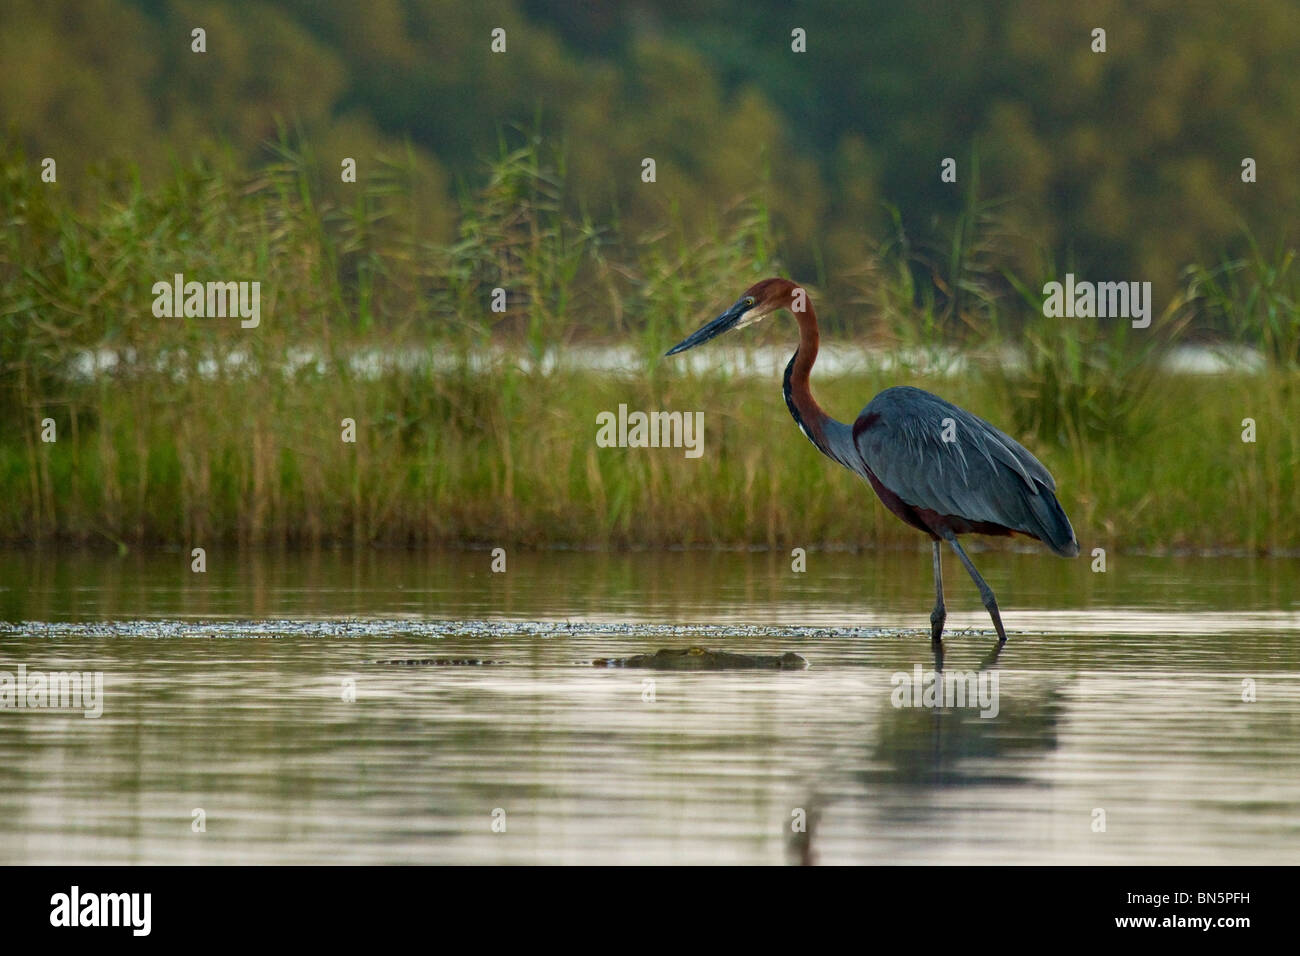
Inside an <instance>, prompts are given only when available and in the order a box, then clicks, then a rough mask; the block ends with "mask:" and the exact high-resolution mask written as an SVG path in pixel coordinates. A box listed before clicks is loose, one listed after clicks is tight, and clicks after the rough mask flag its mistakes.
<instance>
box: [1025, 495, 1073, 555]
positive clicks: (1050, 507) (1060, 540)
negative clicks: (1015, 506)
mask: <svg viewBox="0 0 1300 956" xmlns="http://www.w3.org/2000/svg"><path fill="white" fill-rule="evenodd" d="M1027 497H1028V504H1029V511H1030V513H1031V514H1032V515H1033V523H1034V524H1035V525H1037V527H1036V528H1035V529H1034V531H1035V532H1036V537H1037V538H1038V540H1040V541H1042V542H1043V544H1045V545H1047V546H1048V547H1049V548H1051V549H1052V551H1053V552H1054V553H1055V554H1059V555H1060V556H1061V557H1063V558H1074V557H1078V555H1079V541H1078V539H1077V538H1075V536H1074V529H1073V528H1072V527H1070V519H1069V518H1067V517H1066V516H1065V509H1064V508H1062V507H1061V503H1060V502H1059V501H1057V500H1056V495H1054V494H1052V492H1050V491H1049V490H1048V489H1046V488H1044V487H1042V486H1041V485H1040V486H1039V488H1038V494H1036V495H1028V496H1027Z"/></svg>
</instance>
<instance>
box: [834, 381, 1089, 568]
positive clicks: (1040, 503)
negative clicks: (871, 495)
mask: <svg viewBox="0 0 1300 956" xmlns="http://www.w3.org/2000/svg"><path fill="white" fill-rule="evenodd" d="M853 441H854V445H855V447H856V450H857V453H858V454H859V455H860V456H861V458H862V461H863V463H864V464H865V465H866V466H867V468H869V469H870V470H871V472H872V473H873V474H874V475H875V476H876V478H877V479H878V480H879V481H880V482H881V484H883V485H884V486H885V487H886V488H888V489H889V490H890V491H892V492H893V493H894V494H896V495H898V497H899V498H901V499H902V500H903V501H905V502H907V503H908V504H909V505H912V506H914V507H919V508H926V509H929V510H930V511H934V512H937V513H938V514H940V515H951V516H957V517H961V518H965V519H967V520H969V521H985V522H991V523H994V524H999V525H1002V526H1003V527H1006V528H1011V529H1013V530H1015V531H1020V532H1023V533H1025V534H1030V535H1033V536H1034V537H1036V538H1040V539H1041V540H1043V541H1044V542H1046V543H1047V544H1049V545H1051V546H1052V547H1053V548H1054V549H1066V550H1068V548H1069V546H1070V545H1071V543H1073V541H1074V532H1073V530H1072V529H1071V528H1070V525H1069V521H1068V520H1067V519H1066V517H1065V514H1064V512H1063V511H1062V510H1061V506H1060V504H1059V503H1058V502H1057V501H1056V496H1055V494H1054V492H1055V490H1056V482H1055V481H1053V480H1052V476H1051V475H1050V474H1049V473H1048V471H1047V469H1046V468H1044V467H1043V465H1042V463H1041V462H1040V461H1039V460H1038V459H1037V458H1035V457H1034V456H1033V455H1032V454H1030V452H1029V451H1028V450H1027V449H1025V448H1024V447H1023V446H1022V445H1021V444H1020V443H1019V442H1017V441H1015V440H1014V439H1013V438H1011V437H1010V436H1008V435H1005V434H1003V433H1002V432H1001V431H999V430H998V429H996V428H994V427H993V426H992V425H990V424H989V423H988V422H986V421H984V420H983V419H982V418H979V417H977V416H975V415H972V414H971V413H970V412H968V411H966V410H965V409H963V408H959V407H957V406H956V405H953V404H952V403H951V402H946V401H944V400H943V399H942V398H939V397H938V396H937V395H932V394H930V393H929V392H926V391H923V390H921V389H919V388H909V387H900V388H891V389H886V390H885V391H883V392H881V393H880V394H879V395H877V396H876V397H875V398H874V399H872V400H871V403H870V404H869V405H867V407H866V408H864V409H863V410H862V415H861V416H860V417H859V418H858V422H857V424H856V425H855V426H854V429H853Z"/></svg>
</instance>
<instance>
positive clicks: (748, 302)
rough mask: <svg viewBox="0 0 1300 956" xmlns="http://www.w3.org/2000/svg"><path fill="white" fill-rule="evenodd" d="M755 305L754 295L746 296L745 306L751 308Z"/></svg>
mask: <svg viewBox="0 0 1300 956" xmlns="http://www.w3.org/2000/svg"><path fill="white" fill-rule="evenodd" d="M753 304H754V297H753V296H752V295H747V296H745V305H746V306H751V305H753Z"/></svg>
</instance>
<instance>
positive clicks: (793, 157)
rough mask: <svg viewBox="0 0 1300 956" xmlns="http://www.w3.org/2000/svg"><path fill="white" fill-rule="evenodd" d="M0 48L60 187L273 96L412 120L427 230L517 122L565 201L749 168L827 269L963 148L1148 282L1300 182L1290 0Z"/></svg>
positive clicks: (529, 12) (606, 8) (611, 196)
mask: <svg viewBox="0 0 1300 956" xmlns="http://www.w3.org/2000/svg"><path fill="white" fill-rule="evenodd" d="M195 26H202V27H203V28H204V29H206V31H207V36H208V41H207V42H208V52H207V54H205V55H198V54H194V53H192V52H190V41H189V34H190V30H191V29H192V28H193V27H195ZM496 27H500V28H503V29H505V30H506V34H507V41H508V48H507V52H506V54H505V55H493V54H492V53H490V51H489V42H490V33H491V30H492V29H494V28H496ZM1096 27H1101V28H1104V29H1105V30H1106V47H1107V48H1106V52H1105V53H1094V52H1093V51H1092V36H1091V31H1092V30H1093V29H1094V28H1096ZM795 28H801V29H803V30H805V31H806V34H807V44H808V52H807V53H804V54H796V53H793V52H792V51H791V31H792V30H793V29H795ZM0 62H3V63H4V76H3V80H0V124H3V126H4V127H6V128H8V129H10V130H14V131H16V135H17V139H18V141H19V142H21V144H22V146H24V147H25V151H26V155H27V156H28V157H29V158H38V157H43V156H47V155H48V156H55V157H57V158H58V160H59V164H60V167H59V168H60V183H61V184H63V185H64V187H65V188H66V189H68V190H70V191H73V192H74V193H75V192H76V191H77V190H78V189H79V182H80V181H82V179H83V174H84V172H85V171H86V169H88V168H91V167H95V166H98V165H102V164H105V163H110V162H113V161H115V160H125V161H127V162H129V163H131V164H135V165H138V167H139V169H140V175H141V176H142V177H143V179H144V181H145V183H146V185H148V183H149V182H150V181H151V180H153V179H156V178H158V177H160V176H164V175H165V174H166V173H167V171H168V169H169V167H170V166H171V165H172V164H174V163H175V162H177V161H178V159H186V158H188V157H190V156H191V155H193V154H194V152H196V151H201V150H205V149H207V150H226V149H232V150H233V151H234V152H235V154H236V155H235V157H234V159H235V160H236V161H237V162H239V163H241V164H243V165H245V166H247V167H249V168H255V167H256V166H257V165H258V164H259V163H261V162H264V161H265V160H266V158H267V157H266V151H265V148H264V144H265V143H266V142H267V141H268V140H272V139H274V138H275V136H276V132H277V123H280V122H284V123H287V124H289V125H290V126H291V127H292V128H293V129H295V130H296V131H297V132H298V133H299V135H301V136H302V137H304V138H305V139H307V140H309V141H310V142H311V143H312V144H313V149H314V154H315V156H316V157H318V159H319V161H320V162H321V164H322V165H323V166H324V167H326V168H329V169H331V170H335V171H336V170H337V168H338V167H337V160H338V157H341V156H344V155H347V156H356V157H357V158H358V159H359V160H361V161H362V162H363V164H364V162H365V161H366V160H367V159H369V158H371V157H374V156H377V155H385V154H391V153H393V152H395V151H396V150H397V149H398V148H399V147H401V146H402V145H404V144H405V143H406V142H408V141H409V143H410V144H411V146H412V147H413V150H414V156H415V160H416V164H417V168H418V170H419V177H418V184H417V186H418V188H416V189H415V190H414V197H415V199H416V201H417V202H418V213H419V215H418V217H417V222H418V228H419V229H420V230H421V231H422V233H423V234H425V235H426V236H427V237H429V238H430V239H434V240H444V239H449V238H451V237H452V236H453V234H454V230H455V223H456V219H457V215H456V202H455V198H456V196H457V194H458V193H464V192H465V191H466V190H468V189H471V188H473V186H474V185H476V184H477V183H478V182H479V180H481V179H482V178H483V177H484V175H485V173H484V170H483V162H482V161H483V160H484V158H486V157H488V156H491V155H494V154H495V153H496V151H497V143H498V139H499V137H500V136H501V135H502V131H503V129H509V128H511V127H512V126H513V125H526V126H527V127H528V128H530V129H537V130H539V131H540V132H541V133H542V134H543V135H544V136H545V137H546V138H547V139H548V140H553V141H554V142H556V143H559V144H562V146H563V154H564V156H565V157H566V163H567V165H566V168H565V170H564V173H565V177H566V179H567V180H568V183H569V188H568V189H566V190H565V202H566V203H569V204H571V205H572V207H573V208H574V209H575V210H581V211H582V213H583V214H584V215H586V216H589V217H590V218H591V219H592V220H594V221H596V222H600V223H604V222H617V223H618V225H619V227H620V228H621V229H622V230H623V231H624V232H625V233H627V234H631V235H637V234H640V233H641V232H643V231H645V230H653V229H655V228H657V227H658V225H659V224H660V223H662V222H663V221H664V220H665V219H666V218H667V217H670V216H671V217H675V218H678V219H684V220H685V221H687V222H690V221H691V220H692V218H702V217H707V216H709V215H712V214H715V213H716V210H717V208H718V207H719V206H721V205H724V204H726V203H728V202H732V201H734V199H735V198H736V197H738V196H755V195H761V196H762V198H763V200H764V202H765V204H766V206H767V207H768V208H769V209H770V210H771V215H772V217H773V223H774V226H775V231H776V233H777V234H778V235H779V236H780V237H781V253H782V258H783V261H784V263H785V265H786V266H787V267H788V269H789V270H790V271H791V273H792V274H794V275H798V276H801V277H804V278H805V280H806V281H817V282H818V283H820V284H822V285H823V286H825V285H833V284H834V283H835V282H836V281H838V279H839V278H840V277H841V276H842V275H844V274H846V273H850V272H852V271H853V270H854V269H855V268H856V266H857V264H858V263H859V262H860V261H861V259H862V257H863V254H864V250H865V247H866V245H867V244H868V243H869V242H870V241H871V240H872V237H876V236H881V235H884V234H887V233H888V232H889V229H890V228H891V227H890V224H889V220H888V218H887V217H886V214H885V210H884V205H883V204H884V202H885V201H887V202H888V203H889V204H891V205H892V206H893V207H895V208H896V209H897V210H898V213H899V224H900V225H901V227H902V229H903V230H905V232H906V234H907V235H908V236H910V237H914V238H915V240H916V241H917V242H925V241H927V240H928V239H930V238H932V237H933V236H934V234H935V232H936V230H937V229H938V228H939V224H941V223H944V222H946V221H947V219H948V218H950V217H952V216H954V215H957V214H958V213H959V211H960V210H961V208H962V205H963V203H964V202H965V201H966V199H967V197H966V188H967V185H968V181H969V178H970V176H971V175H972V173H973V170H972V168H971V161H972V158H973V157H975V156H978V157H979V163H980V180H981V181H980V189H981V192H982V193H983V194H984V195H986V196H996V197H1001V198H1005V199H1006V200H1008V201H1007V203H1006V204H1005V206H1004V207H1003V210H1002V215H1001V218H1002V221H1003V225H1004V227H1005V231H1006V233H1007V235H1009V236H1011V237H1016V238H1021V239H1023V240H1024V244H1023V245H1022V246H1019V247H1017V246H1014V245H1012V244H1009V245H1008V252H1007V254H1008V256H1009V257H1010V258H1011V259H1012V260H1013V263H1014V260H1016V259H1017V257H1019V258H1021V259H1023V258H1024V257H1025V256H1027V255H1028V253H1027V252H1025V251H1024V250H1028V249H1032V248H1039V247H1046V248H1049V249H1051V250H1052V252H1053V254H1054V257H1055V260H1056V261H1057V262H1061V263H1065V262H1069V263H1071V264H1072V266H1073V268H1075V269H1076V271H1079V272H1082V273H1087V274H1089V275H1093V276H1097V277H1101V278H1111V279H1119V278H1130V279H1150V280H1152V281H1154V282H1155V283H1156V290H1157V299H1158V300H1161V301H1164V300H1167V299H1168V298H1169V297H1170V296H1172V295H1173V294H1174V292H1175V287H1176V284H1177V281H1178V277H1179V272H1180V270H1181V269H1182V268H1183V267H1185V266H1186V265H1187V264H1188V263H1190V262H1192V261H1195V260H1197V259H1198V258H1200V259H1206V258H1218V257H1220V256H1222V255H1225V254H1228V253H1230V252H1232V250H1233V248H1234V244H1237V243H1239V242H1240V241H1242V240H1241V239H1240V237H1241V235H1242V226H1243V225H1248V226H1249V228H1250V229H1251V230H1252V231H1253V232H1254V233H1255V234H1256V235H1258V236H1259V237H1260V238H1261V239H1262V240H1264V241H1266V242H1267V241H1268V240H1271V239H1273V238H1274V237H1276V236H1278V235H1280V234H1282V233H1284V232H1285V228H1286V226H1287V225H1288V224H1289V223H1290V222H1293V221H1294V220H1295V217H1296V212H1297V211H1298V208H1300V207H1298V204H1297V199H1298V197H1300V193H1298V190H1300V177H1297V176H1296V155H1295V117H1296V116H1297V115H1300V74H1298V72H1297V68H1296V64H1297V63H1300V11H1298V10H1297V7H1296V4H1295V3H1294V2H1293V0H1257V2H1254V3H1251V4H1246V5H1231V6H1229V5H1223V4H1220V3H1217V2H1212V0H1193V2H1185V0H1180V2H1175V0H1149V2H1147V3H1144V4H1142V6H1141V8H1133V7H1132V6H1131V5H1126V4H1122V3H1120V2H1118V0H1098V2H1095V3H1091V4H1087V5H1076V4H1067V3H1043V2H1039V0H1032V2H1031V0H980V2H970V0H912V2H907V3H896V4H880V3H846V2H842V0H795V2H790V3H787V2H781V3H772V2H755V0H666V2H661V3H646V2H636V0H599V2H597V0H575V2H570V3H558V4H552V3H545V2H542V0H483V2H475V3H469V4H467V3H463V2H457V0H369V2H366V3H342V2H320V0H264V2H242V0H241V2H220V0H174V2H173V0H7V2H6V3H5V4H4V5H3V7H0ZM645 156H652V157H654V158H655V159H656V161H657V163H658V183H657V188H654V189H646V188H644V184H642V182H641V180H640V176H639V173H640V161H641V159H642V157H645ZM1247 156H1249V157H1252V158H1254V159H1255V160H1256V161H1257V163H1258V168H1259V182H1258V183H1256V184H1245V183H1243V182H1242V181H1241V176H1240V170H1241V162H1242V159H1243V158H1244V157H1247ZM944 157H953V158H955V159H956V160H957V162H958V182H957V183H956V184H950V183H942V182H941V181H940V177H939V171H940V162H941V161H942V159H943V158H944ZM365 168H366V167H365V166H364V165H363V167H362V169H363V174H364V170H365ZM337 178H338V177H337V173H336V172H335V174H334V175H333V176H332V177H323V181H324V182H326V183H328V182H330V181H331V179H332V180H334V181H336V180H337ZM1018 264H1021V265H1024V264H1026V263H1024V262H1020V263H1018ZM728 294H730V292H729V290H728Z"/></svg>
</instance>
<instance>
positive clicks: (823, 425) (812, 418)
mask: <svg viewBox="0 0 1300 956" xmlns="http://www.w3.org/2000/svg"><path fill="white" fill-rule="evenodd" d="M777 309H789V310H790V311H791V312H793V313H794V316H795V318H796V319H797V320H798V322H799V347H798V349H796V350H795V353H794V355H792V356H791V357H790V364H789V365H787V366H786V368H785V382H784V390H785V403H786V405H787V406H788V407H789V409H790V414H791V415H793V416H794V420H795V424H797V425H798V426H799V429H800V430H801V431H802V432H803V433H804V435H806V436H807V438H808V440H809V441H811V442H812V443H813V444H814V445H815V446H816V447H817V450H818V451H820V452H821V453H822V454H823V455H825V456H826V457H827V458H830V459H832V460H834V461H837V462H839V463H840V464H841V465H843V466H844V467H845V468H848V469H849V470H850V471H852V472H854V473H856V474H858V475H860V476H861V477H863V478H865V479H866V480H867V481H868V482H870V484H871V487H872V488H873V489H874V490H875V492H876V494H877V495H878V496H879V498H880V500H881V501H882V502H884V505H885V507H886V508H888V509H889V510H890V511H892V512H893V513H894V514H895V515H897V516H898V517H899V518H901V519H902V520H903V521H905V522H907V523H908V524H910V525H911V526H912V527H914V528H917V529H918V530H920V531H923V532H925V533H926V534H928V535H929V536H930V538H931V539H932V541H933V549H934V599H935V603H934V610H933V611H932V612H931V613H930V640H931V643H932V644H933V646H934V650H935V656H936V659H937V660H939V661H942V637H943V624H944V621H945V619H946V618H947V616H948V615H947V611H946V610H945V608H944V603H943V570H942V565H941V554H940V545H941V543H942V542H944V541H946V542H948V544H949V545H950V546H951V547H952V549H953V551H954V552H956V554H957V557H958V558H959V559H960V560H961V563H962V564H964V565H965V566H966V570H967V571H968V572H969V573H970V576H971V579H972V580H973V581H974V582H975V585H976V587H978V588H979V592H980V597H981V599H982V600H983V602H984V607H985V608H987V609H988V612H989V617H991V618H992V619H993V627H994V628H995V629H996V630H997V632H998V644H997V648H998V649H1000V648H1001V647H1002V645H1003V644H1005V643H1006V641H1007V632H1006V631H1005V630H1004V629H1003V627H1002V616H1001V615H1000V614H999V613H998V602H997V598H996V597H994V595H993V589H992V588H990V587H989V586H988V583H987V582H986V581H985V580H984V578H983V577H981V576H980V573H979V571H977V570H975V565H974V564H973V563H972V562H971V559H970V556H969V555H967V554H966V550H965V549H964V548H963V547H962V546H961V544H960V543H959V542H958V541H957V536H958V535H960V534H970V533H975V534H989V535H1010V534H1023V535H1027V536H1028V537H1030V538H1035V539H1037V540H1039V541H1041V542H1043V544H1045V545H1047V547H1049V548H1050V549H1051V550H1052V551H1053V552H1055V553H1056V554H1059V555H1060V556H1061V557H1064V558H1073V557H1075V556H1077V555H1078V553H1079V542H1078V541H1077V540H1076V539H1075V537H1074V529H1073V528H1071V527H1070V519H1069V518H1067V517H1066V516H1065V511H1064V510H1062V508H1061V505H1060V502H1058V501H1057V500H1056V495H1055V494H1054V492H1055V491H1056V482H1055V481H1053V480H1052V476H1051V475H1050V474H1049V473H1048V471H1047V469H1046V468H1044V467H1043V465H1042V463H1041V462H1039V460H1038V459H1037V458H1035V457H1034V456H1033V455H1031V454H1030V453H1029V452H1028V451H1027V450H1026V449H1025V448H1024V447H1023V446H1022V445H1021V444H1020V443H1019V442H1017V441H1016V440H1015V439H1014V438H1011V437H1010V436H1008V435H1006V434H1004V433H1003V432H1001V431H999V430H998V429H996V428H994V427H993V426H992V425H990V424H989V423H988V422H986V421H984V419H982V418H978V417H976V416H975V415H972V414H971V413H970V412H968V411H966V410H965V409H962V408H958V407H957V406H956V405H953V404H952V403H951V402H946V401H944V400H943V399H942V398H940V397H939V396H937V395H932V394H930V393H929V392H927V391H924V390H922V389H919V388H911V387H908V386H900V387H896V388H887V389H885V390H884V391H883V392H881V393H880V394H879V395H877V396H876V397H875V398H873V399H872V400H871V401H870V403H868V405H867V407H866V408H864V409H863V410H862V414H860V415H859V416H858V418H857V421H855V422H854V423H853V424H852V425H847V424H845V423H844V422H838V421H836V420H835V419H833V418H831V417H830V416H829V415H827V414H826V413H825V412H824V411H822V409H821V406H820V405H818V404H817V402H816V400H815V399H814V398H813V396H812V391H811V390H810V388H809V385H808V378H809V375H810V373H811V372H812V367H813V362H815V361H816V360H817V346H818V331H817V313H816V311H815V310H814V309H813V304H812V300H811V298H809V296H808V294H807V292H806V290H804V289H802V288H801V287H799V286H798V285H796V284H795V283H793V282H791V281H790V280H789V279H780V278H773V279H764V280H763V281H762V282H758V283H755V284H754V285H752V286H750V287H749V289H747V290H746V291H745V294H744V295H742V296H741V297H740V298H739V299H738V300H736V303H735V304H734V305H732V306H731V308H729V309H727V311H725V312H723V313H722V314H721V315H720V316H718V317H717V318H716V319H714V320H713V321H712V322H709V323H708V324H707V325H705V326H704V327H703V328H701V329H699V330H698V331H697V332H695V333H694V334H693V335H691V336H688V337H687V338H686V339H684V340H683V341H682V342H680V343H679V344H678V345H676V346H674V347H673V348H672V349H671V350H670V351H669V352H668V354H669V355H676V354H677V353H678V352H685V351H686V350H687V349H692V348H694V347H695V346H697V345H701V344H703V343H704V342H707V341H709V340H710V339H713V338H716V337H717V336H719V335H721V334H723V333H724V332H728V331H730V330H731V329H739V328H744V327H745V326H747V325H752V324H753V323H755V322H757V321H758V320H759V319H762V318H764V317H765V316H767V315H770V314H771V313H773V312H775V311H776V310H777ZM995 655H996V650H995Z"/></svg>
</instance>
